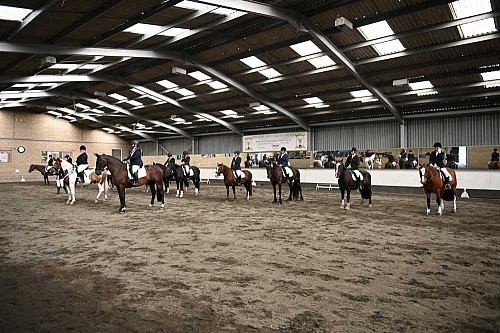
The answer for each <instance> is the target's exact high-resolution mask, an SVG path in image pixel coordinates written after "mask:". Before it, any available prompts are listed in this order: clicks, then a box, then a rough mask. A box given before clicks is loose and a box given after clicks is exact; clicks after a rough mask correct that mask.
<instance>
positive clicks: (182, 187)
mask: <svg viewBox="0 0 500 333" xmlns="http://www.w3.org/2000/svg"><path fill="white" fill-rule="evenodd" d="M179 198H184V182H181V193H180V195H179Z"/></svg>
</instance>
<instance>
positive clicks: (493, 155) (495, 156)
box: [491, 151, 500, 162]
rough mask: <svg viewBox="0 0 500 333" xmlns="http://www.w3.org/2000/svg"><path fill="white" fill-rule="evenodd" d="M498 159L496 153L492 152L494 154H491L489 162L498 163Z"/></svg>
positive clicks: (498, 155) (499, 155)
mask: <svg viewBox="0 0 500 333" xmlns="http://www.w3.org/2000/svg"><path fill="white" fill-rule="evenodd" d="M499 157H500V154H498V152H497V151H494V152H492V153H491V160H492V161H496V162H499V160H500V158H499Z"/></svg>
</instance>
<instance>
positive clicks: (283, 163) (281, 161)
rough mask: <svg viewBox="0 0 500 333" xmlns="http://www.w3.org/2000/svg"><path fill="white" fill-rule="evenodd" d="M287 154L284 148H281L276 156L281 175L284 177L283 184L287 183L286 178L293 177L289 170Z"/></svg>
mask: <svg viewBox="0 0 500 333" xmlns="http://www.w3.org/2000/svg"><path fill="white" fill-rule="evenodd" d="M288 160H289V156H288V153H287V152H286V148H285V147H281V153H280V154H279V156H278V165H279V166H280V167H281V168H282V169H283V174H284V175H285V182H286V181H288V178H292V177H293V172H292V169H290V162H289V161H288Z"/></svg>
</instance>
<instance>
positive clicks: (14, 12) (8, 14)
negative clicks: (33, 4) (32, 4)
mask: <svg viewBox="0 0 500 333" xmlns="http://www.w3.org/2000/svg"><path fill="white" fill-rule="evenodd" d="M31 12H33V10H32V9H26V8H20V7H10V6H0V20H5V21H20V22H22V21H23V20H24V19H25V17H26V16H28V15H29V14H31Z"/></svg>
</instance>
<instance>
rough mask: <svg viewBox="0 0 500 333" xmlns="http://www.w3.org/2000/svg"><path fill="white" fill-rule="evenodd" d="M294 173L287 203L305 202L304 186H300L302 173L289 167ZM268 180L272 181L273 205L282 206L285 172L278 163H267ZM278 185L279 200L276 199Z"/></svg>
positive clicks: (289, 185)
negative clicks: (294, 201)
mask: <svg viewBox="0 0 500 333" xmlns="http://www.w3.org/2000/svg"><path fill="white" fill-rule="evenodd" d="M289 168H290V169H291V170H292V172H293V178H292V179H289V180H288V187H289V188H290V194H289V195H288V199H287V201H292V196H293V199H295V200H300V201H304V197H303V196H302V185H300V172H299V170H297V169H296V168H294V167H289ZM266 169H267V178H268V179H269V180H270V181H271V185H272V186H273V192H274V200H273V203H277V204H279V205H281V204H282V203H283V202H282V200H281V184H282V183H283V181H284V180H285V177H284V176H283V171H282V169H281V167H280V166H279V165H278V163H276V162H274V161H266ZM276 185H278V193H279V199H277V198H276Z"/></svg>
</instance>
